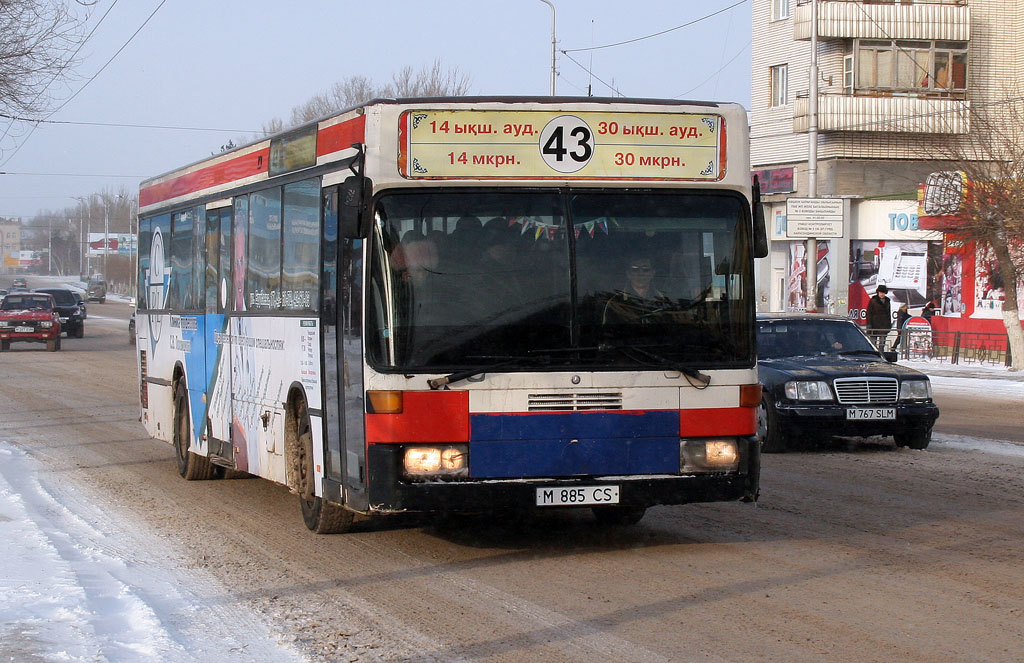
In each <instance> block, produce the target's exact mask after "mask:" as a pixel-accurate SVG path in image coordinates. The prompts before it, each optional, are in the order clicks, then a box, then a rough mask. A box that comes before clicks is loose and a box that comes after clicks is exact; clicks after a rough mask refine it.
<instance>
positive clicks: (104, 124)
mask: <svg viewBox="0 0 1024 663" xmlns="http://www.w3.org/2000/svg"><path fill="white" fill-rule="evenodd" d="M0 117H4V118H7V119H9V120H16V121H19V122H35V123H39V124H72V125H77V126H84V127H123V128H128V129H173V130H176V131H217V132H220V133H224V132H230V133H259V132H258V131H251V130H248V129H218V128H215V127H175V126H170V125H166V124H122V123H118V122H75V121H72V120H46V119H42V118H33V117H18V116H17V115H6V114H4V113H0Z"/></svg>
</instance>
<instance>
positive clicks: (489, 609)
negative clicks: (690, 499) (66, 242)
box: [0, 300, 1024, 663]
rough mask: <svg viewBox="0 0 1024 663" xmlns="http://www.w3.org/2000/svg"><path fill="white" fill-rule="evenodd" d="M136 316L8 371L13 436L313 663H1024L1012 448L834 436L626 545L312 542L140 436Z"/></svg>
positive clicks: (482, 523) (108, 322) (495, 529)
mask: <svg viewBox="0 0 1024 663" xmlns="http://www.w3.org/2000/svg"><path fill="white" fill-rule="evenodd" d="M127 314H128V307H127V305H125V304H118V303H112V302H111V300H108V303H106V304H90V306H89V320H88V321H87V323H86V335H85V338H83V339H65V340H64V343H63V348H62V350H61V351H60V352H56V353H47V352H45V351H42V346H35V345H15V346H13V348H12V351H11V352H9V353H4V354H3V355H0V438H2V439H6V440H9V441H11V442H12V443H14V444H16V445H17V446H19V447H21V448H23V449H25V450H26V451H27V452H28V453H29V454H30V455H31V456H32V457H34V458H35V459H36V460H38V461H39V462H41V463H42V466H43V468H45V469H44V472H46V473H48V474H49V477H50V478H51V479H53V478H56V479H59V480H60V481H67V482H71V483H72V484H73V485H75V486H76V487H77V488H79V489H80V490H82V491H85V492H86V493H87V494H88V495H89V496H90V499H92V500H94V501H95V503H96V504H100V505H103V507H104V508H105V509H110V510H117V512H118V513H121V514H128V515H129V516H130V517H131V518H132V519H134V522H136V523H137V524H138V528H139V531H140V532H143V533H146V535H147V536H150V537H152V540H153V541H154V546H159V547H160V548H161V549H166V550H169V551H174V554H175V559H178V560H179V563H180V564H181V565H182V567H184V568H189V569H191V568H201V569H203V570H204V573H206V574H208V575H211V576H212V577H214V578H216V579H217V580H218V581H219V582H220V583H221V584H222V586H221V588H220V590H219V592H218V593H217V595H218V600H219V601H220V602H222V603H225V604H238V605H243V606H248V607H252V608H255V609H257V610H259V611H260V612H263V613H265V614H267V615H268V616H269V617H270V618H271V619H272V620H273V621H274V623H275V624H277V626H278V628H280V629H281V630H282V631H283V632H285V633H287V634H290V636H289V637H290V638H291V639H293V640H294V644H295V646H296V647H299V648H300V649H301V650H302V651H303V652H304V653H305V654H306V655H307V656H308V657H309V658H310V659H311V660H317V661H320V660H323V661H328V660H330V661H335V660H342V661H507V662H515V663H522V662H523V661H530V662H531V663H532V662H542V661H550V662H552V663H554V662H558V663H566V662H577V661H579V662H587V663H594V662H595V661H616V662H621V661H630V662H640V663H643V662H648V661H659V662H663V661H744V662H749V661H785V662H796V661H815V662H817V661H823V660H827V661H851V662H853V661H855V662H857V663H864V662H868V661H886V662H890V661H901V662H906V661H920V662H922V663H923V662H928V663H932V662H934V661H1015V660H1024V629H1022V628H1021V625H1022V624H1024V563H1022V560H1024V454H1022V453H1020V449H1019V447H1013V446H1007V447H1006V449H1007V452H1006V453H996V452H979V451H967V450H964V449H963V448H962V447H958V446H955V445H952V444H943V437H942V435H941V434H940V435H937V437H936V439H935V441H933V444H932V446H931V447H930V448H929V449H928V450H926V451H911V450H907V449H899V450H898V449H896V448H895V447H894V446H893V445H892V444H891V442H889V441H888V440H882V439H871V440H867V441H846V440H834V441H832V442H830V443H827V444H825V445H823V446H822V447H817V448H811V449H805V450H802V451H798V452H794V453H787V454H781V455H772V456H766V457H765V459H764V468H763V474H762V496H761V500H760V501H759V502H758V503H757V505H756V506H755V505H749V504H739V503H728V504H707V505H690V506H681V507H659V508H655V509H652V510H650V511H649V512H648V515H647V517H646V518H645V519H644V520H643V521H642V522H641V523H640V524H639V525H637V526H634V527H627V528H607V527H600V526H598V525H597V524H596V523H595V522H594V521H593V519H592V518H591V517H590V515H589V513H586V512H576V511H558V512H546V513H544V514H541V515H538V516H534V517H527V518H515V519H513V518H510V517H507V516H493V515H492V516H479V517H474V518H462V519H450V520H444V521H442V520H436V519H431V518H416V517H403V518H391V519H385V520H375V521H370V522H361V523H358V524H357V527H356V529H355V531H353V532H350V533H348V534H344V535H336V536H316V535H313V534H311V533H309V532H308V531H307V530H306V529H305V528H304V526H303V525H302V521H301V518H300V516H299V508H298V504H297V498H296V497H295V496H293V495H290V494H289V493H288V492H287V491H286V490H284V489H282V488H280V487H278V486H274V485H271V484H269V483H268V482H265V481H261V480H232V481H223V480H222V481H204V482H186V481H183V480H182V479H180V478H179V477H178V475H177V473H176V472H175V466H174V461H173V451H172V449H171V447H170V446H168V445H166V444H164V443H162V442H156V441H154V440H151V439H149V438H148V437H147V436H146V434H145V432H144V430H143V428H142V426H141V425H140V424H139V422H138V407H137V403H136V397H137V393H138V383H137V377H136V373H135V362H134V354H133V346H131V345H129V344H128V342H127V340H128V339H127V328H126V324H127V323H126V320H127ZM945 398H946V397H945V396H944V395H943V394H942V393H941V392H940V393H937V400H938V401H939V403H940V407H942V408H943V412H942V417H941V418H940V420H939V426H938V428H937V429H936V430H937V431H939V432H941V431H944V430H946V431H957V434H963V433H960V432H959V431H962V430H971V431H974V432H973V433H972V434H973V435H977V436H980V437H996V436H998V435H999V434H1000V431H1001V430H1002V429H1001V428H999V427H998V426H994V425H993V426H987V425H986V423H985V421H984V420H988V419H993V420H999V419H1005V418H1006V413H1011V414H1012V413H1019V411H1020V406H1021V404H1020V403H1014V402H995V401H994V399H992V398H988V397H986V396H985V394H978V396H977V400H976V401H971V402H970V403H966V402H964V400H963V396H962V394H958V396H957V398H958V399H959V400H958V402H957V403H956V404H951V403H947V401H946V400H945ZM983 408H990V410H989V411H988V412H987V413H985V411H984V410H983ZM983 413H985V414H984V416H980V415H981V414H983ZM999 413H1003V414H1004V416H1003V417H999V416H998V415H999ZM979 419H982V420H983V421H979ZM996 439H998V438H996ZM1014 450H1016V451H1014ZM140 554H141V553H140ZM140 563H145V561H144V560H143V561H142V562H140Z"/></svg>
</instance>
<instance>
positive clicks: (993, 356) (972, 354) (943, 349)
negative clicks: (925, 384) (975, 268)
mask: <svg viewBox="0 0 1024 663" xmlns="http://www.w3.org/2000/svg"><path fill="white" fill-rule="evenodd" d="M866 333H867V335H868V337H869V338H871V341H872V342H873V343H874V344H875V345H876V346H877V347H879V349H882V350H895V351H896V352H897V353H898V354H899V358H900V359H903V360H907V361H914V360H921V361H925V360H927V361H939V362H946V363H950V364H978V365H985V366H1009V365H1010V364H1012V363H1013V362H1012V358H1011V357H1010V341H1009V339H1008V338H1007V336H1006V334H991V333H985V332H965V331H935V330H930V329H906V328H904V329H902V330H900V331H899V332H897V331H896V330H890V331H888V332H876V331H867V332H866ZM897 338H899V344H898V345H897V346H896V347H895V348H893V344H894V343H895V342H896V339H897Z"/></svg>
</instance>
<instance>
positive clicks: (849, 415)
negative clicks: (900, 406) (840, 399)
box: [846, 407, 896, 421]
mask: <svg viewBox="0 0 1024 663" xmlns="http://www.w3.org/2000/svg"><path fill="white" fill-rule="evenodd" d="M895 418H896V408H894V407H851V408H848V409H847V410H846V419H847V420H857V421H861V420H865V419H870V420H873V421H874V420H879V421H884V420H887V419H895Z"/></svg>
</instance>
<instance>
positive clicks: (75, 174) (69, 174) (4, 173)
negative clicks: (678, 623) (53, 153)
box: [0, 170, 149, 179]
mask: <svg viewBox="0 0 1024 663" xmlns="http://www.w3.org/2000/svg"><path fill="white" fill-rule="evenodd" d="M0 175H27V176H32V177H125V178H129V179H142V178H145V177H149V175H107V174H106V173H18V172H14V171H10V170H0Z"/></svg>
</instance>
